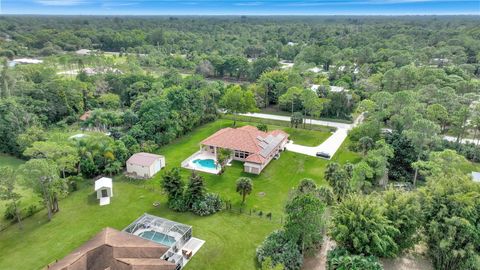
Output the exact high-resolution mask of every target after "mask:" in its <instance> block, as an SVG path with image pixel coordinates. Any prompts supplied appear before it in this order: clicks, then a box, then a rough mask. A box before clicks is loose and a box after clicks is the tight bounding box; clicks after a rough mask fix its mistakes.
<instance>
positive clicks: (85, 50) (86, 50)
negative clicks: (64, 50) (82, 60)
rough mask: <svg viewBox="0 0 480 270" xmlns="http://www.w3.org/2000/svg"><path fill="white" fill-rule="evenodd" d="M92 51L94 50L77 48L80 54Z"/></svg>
mask: <svg viewBox="0 0 480 270" xmlns="http://www.w3.org/2000/svg"><path fill="white" fill-rule="evenodd" d="M91 52H92V50H89V49H80V50H77V51H76V52H75V53H76V54H79V55H87V54H90V53H91Z"/></svg>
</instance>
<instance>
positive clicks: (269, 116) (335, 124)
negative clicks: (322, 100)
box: [241, 113, 352, 129]
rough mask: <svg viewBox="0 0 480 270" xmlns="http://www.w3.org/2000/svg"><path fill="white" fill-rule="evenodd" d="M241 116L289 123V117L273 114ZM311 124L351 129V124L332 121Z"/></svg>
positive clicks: (246, 114)
mask: <svg viewBox="0 0 480 270" xmlns="http://www.w3.org/2000/svg"><path fill="white" fill-rule="evenodd" d="M241 115H244V116H251V117H256V118H263V119H273V120H280V121H286V122H290V116H283V115H274V114H266V113H245V114H241ZM306 123H307V124H310V119H307V122H306ZM312 124H314V125H320V126H327V127H336V128H345V129H351V128H352V124H345V123H338V122H332V121H323V120H312Z"/></svg>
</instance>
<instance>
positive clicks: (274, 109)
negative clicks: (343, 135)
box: [260, 106, 358, 124]
mask: <svg viewBox="0 0 480 270" xmlns="http://www.w3.org/2000/svg"><path fill="white" fill-rule="evenodd" d="M260 113H266V114H274V115H283V116H291V115H292V113H291V111H290V112H287V111H281V110H279V109H278V107H277V106H270V107H267V108H261V109H260ZM356 116H358V115H355V114H354V115H352V118H353V119H355V117H356ZM308 119H310V117H308ZM313 119H317V120H325V121H333V122H339V123H346V124H351V123H352V122H353V121H352V120H347V119H343V118H328V117H320V118H318V117H313Z"/></svg>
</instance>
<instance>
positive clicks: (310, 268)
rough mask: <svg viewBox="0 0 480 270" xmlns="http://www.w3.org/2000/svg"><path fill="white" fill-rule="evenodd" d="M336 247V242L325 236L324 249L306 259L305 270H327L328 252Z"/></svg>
mask: <svg viewBox="0 0 480 270" xmlns="http://www.w3.org/2000/svg"><path fill="white" fill-rule="evenodd" d="M334 247H335V242H334V241H333V240H331V239H330V238H329V237H328V236H324V238H323V244H322V248H321V249H320V250H319V251H318V252H317V253H316V254H315V255H314V256H312V257H307V258H305V261H304V263H303V269H304V270H326V269H327V252H328V251H329V250H331V249H333V248H334Z"/></svg>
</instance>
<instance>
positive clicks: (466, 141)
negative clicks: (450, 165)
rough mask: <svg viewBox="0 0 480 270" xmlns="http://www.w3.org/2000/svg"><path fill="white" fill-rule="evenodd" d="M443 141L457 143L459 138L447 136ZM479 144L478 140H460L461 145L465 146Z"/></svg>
mask: <svg viewBox="0 0 480 270" xmlns="http://www.w3.org/2000/svg"><path fill="white" fill-rule="evenodd" d="M443 139H444V140H446V141H449V142H456V141H457V138H455V137H453V136H447V135H445V136H443ZM479 142H480V140H479V139H476V140H474V139H461V140H460V143H463V144H465V143H474V144H478V143H479Z"/></svg>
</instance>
